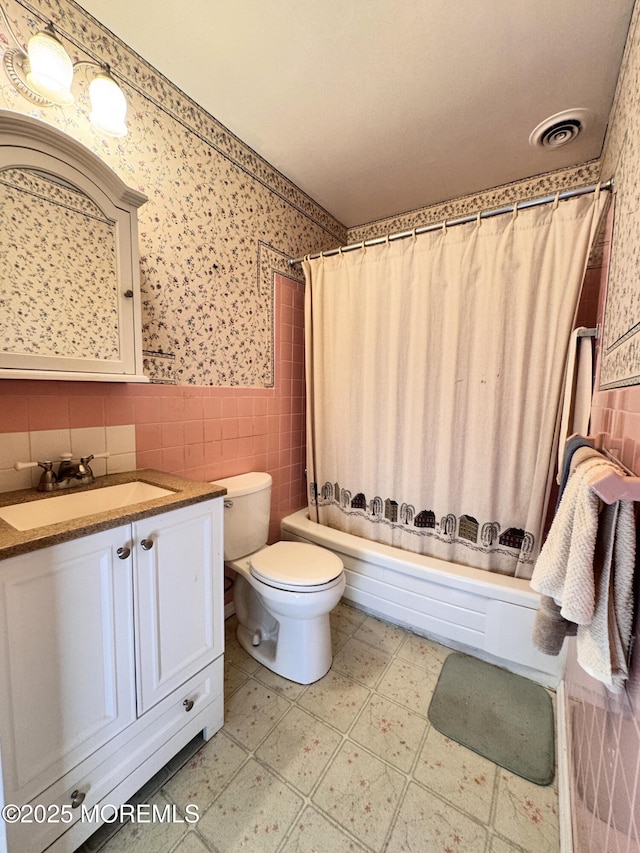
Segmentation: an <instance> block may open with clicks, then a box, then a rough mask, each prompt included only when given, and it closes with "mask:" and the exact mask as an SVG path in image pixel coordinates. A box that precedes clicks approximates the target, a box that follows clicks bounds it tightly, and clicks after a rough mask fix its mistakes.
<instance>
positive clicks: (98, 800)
mask: <svg viewBox="0 0 640 853" xmlns="http://www.w3.org/2000/svg"><path fill="white" fill-rule="evenodd" d="M222 571H223V568H222V499H221V498H214V499H212V500H206V501H202V502H199V503H195V504H192V505H189V506H186V507H181V508H179V509H173V510H170V511H167V512H164V513H162V514H160V515H155V516H152V517H148V518H144V519H142V520H139V521H136V522H133V523H132V524H125V525H122V526H119V527H115V528H113V529H109V530H105V531H102V532H99V533H94V534H92V535H88V536H84V537H82V538H79V539H74V540H72V541H69V542H64V543H61V544H58V545H54V546H52V547H49V548H44V549H41V550H37V551H32V552H30V553H28V554H24V555H21V556H16V557H11V558H9V559H6V560H3V561H0V745H1V752H2V775H1V778H2V781H3V785H4V801H5V803H11V804H15V805H17V806H20V807H24V808H23V815H24V816H26V817H29V814H30V808H31V807H33V814H32V815H31V817H32V822H30V823H27V822H20V823H15V824H7V825H6V833H7V842H8V851H9V853H32V851H33V853H40V851H43V850H45V849H47V850H48V851H49V850H51V851H52V852H53V851H64V853H72V851H74V850H75V849H76V848H77V847H78V846H79V845H80V844H82V842H83V841H84V840H85V839H86V838H88V837H89V835H91V834H92V833H93V832H95V830H96V829H97V828H98V827H99V825H100V824H99V822H91V821H90V820H88V819H87V814H88V813H92V810H93V808H94V806H97V807H98V811H99V810H100V809H102V808H103V807H105V806H106V805H113V806H116V807H117V806H119V805H120V804H122V803H124V802H126V800H127V799H129V798H130V797H131V796H132V795H133V794H134V793H135V792H136V791H137V790H138V789H139V788H140V787H141V786H142V785H143V784H144V783H145V782H146V781H147V780H148V779H149V778H150V777H151V776H153V774H154V773H156V772H157V771H158V770H159V769H160V768H161V767H162V766H163V765H164V764H165V763H166V762H167V761H168V760H169V759H170V758H171V757H172V756H173V755H174V754H175V753H176V752H178V751H179V750H180V749H181V748H182V747H183V746H184V745H185V744H186V743H188V742H189V741H190V740H191V739H192V738H193V737H195V735H196V734H198V733H199V732H200V731H204V737H205V738H206V739H208V738H209V737H211V736H212V735H213V734H214V733H215V732H216V731H217V730H218V729H219V728H220V727H221V726H222V722H223V697H222V683H223V667H222V663H223V658H222V654H223V642H224V639H223V638H224V603H223V577H222ZM36 807H39V810H40V811H39V812H38V809H37V808H36ZM38 814H39V815H40V816H42V815H43V814H46V815H47V817H48V818H54V819H56V820H57V822H56V821H55V820H54V821H45V822H41V821H39V820H36V819H34V817H35V816H36V815H38ZM83 817H84V819H83Z"/></svg>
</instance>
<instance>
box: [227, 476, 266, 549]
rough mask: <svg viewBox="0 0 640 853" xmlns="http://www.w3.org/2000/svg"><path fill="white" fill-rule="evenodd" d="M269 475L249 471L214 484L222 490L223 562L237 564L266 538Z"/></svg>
mask: <svg viewBox="0 0 640 853" xmlns="http://www.w3.org/2000/svg"><path fill="white" fill-rule="evenodd" d="M271 482H272V480H271V475H270V474H262V473H259V472H257V471H252V472H251V473H249V474H238V475H237V476H236V477H227V478H225V479H223V480H216V484H217V485H218V486H224V488H225V489H226V490H227V494H226V495H225V497H224V558H225V560H237V559H238V558H240V557H246V556H247V555H248V554H253V552H254V551H257V550H258V549H259V548H262V546H263V545H266V544H267V539H268V538H269V517H270V514H271Z"/></svg>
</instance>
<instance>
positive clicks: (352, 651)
mask: <svg viewBox="0 0 640 853" xmlns="http://www.w3.org/2000/svg"><path fill="white" fill-rule="evenodd" d="M390 660H391V656H390V655H388V654H386V652H382V651H378V649H374V648H373V646H369V645H367V644H366V643H361V642H360V640H356V639H354V638H353V637H351V638H350V639H349V640H347V642H346V643H345V644H344V646H343V647H342V648H341V649H340V651H339V652H338V654H337V655H336V656H335V657H334V659H333V668H334V669H336V670H338V671H339V672H341V673H342V674H343V675H347V676H349V678H352V679H353V680H354V681H360V682H361V683H362V684H366V686H367V687H374V686H375V685H376V684H377V682H378V681H379V679H380V676H381V675H382V673H383V672H384V670H385V669H386V667H387V664H388V663H389V661H390Z"/></svg>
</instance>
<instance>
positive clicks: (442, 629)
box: [282, 509, 566, 687]
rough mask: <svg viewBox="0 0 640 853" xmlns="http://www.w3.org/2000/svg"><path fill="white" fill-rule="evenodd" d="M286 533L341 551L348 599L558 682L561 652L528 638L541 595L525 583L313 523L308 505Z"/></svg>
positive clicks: (286, 522)
mask: <svg viewBox="0 0 640 853" xmlns="http://www.w3.org/2000/svg"><path fill="white" fill-rule="evenodd" d="M282 538H283V539H288V540H293V541H299V542H311V543H313V544H315V545H320V546H322V547H323V548H328V549H330V550H331V551H333V552H334V553H336V554H337V555H338V556H339V557H340V558H341V559H342V562H343V563H344V566H345V574H346V578H347V586H346V589H345V593H344V599H345V600H346V601H347V602H349V603H351V604H354V605H355V606H356V607H359V608H361V609H363V610H365V611H367V612H368V613H371V614H373V615H375V616H380V617H381V618H382V619H385V620H386V621H388V622H393V623H395V624H396V625H402V626H404V627H406V628H409V629H410V630H412V631H414V632H415V633H417V634H421V635H423V636H427V637H431V638H433V639H434V640H438V641H440V642H442V643H443V644H444V645H447V646H450V647H452V648H456V649H461V650H463V651H466V652H468V653H469V654H474V655H476V656H477V657H481V658H483V659H485V660H489V661H492V662H494V663H497V664H499V665H501V666H504V667H506V668H507V669H510V670H512V671H513V672H517V673H520V674H521V675H526V676H527V677H529V678H532V679H534V680H535V681H538V682H539V683H540V684H544V685H546V686H550V687H555V686H556V685H557V684H558V682H559V681H560V678H561V676H562V670H563V668H564V654H561V655H559V656H558V657H550V656H549V655H543V654H542V653H541V652H539V651H538V650H537V649H535V648H534V646H533V644H532V643H531V631H532V629H533V623H534V619H535V613H536V610H537V608H538V602H539V596H538V594H537V593H535V592H534V591H533V590H532V589H531V587H530V586H529V582H528V581H526V580H520V579H519V578H510V577H505V576H504V575H499V574H495V573H493V572H485V571H482V570H480V569H470V568H467V567H466V566H459V565H457V564H455V563H447V562H445V561H443V560H436V559H434V558H432V557H424V556H422V555H421V554H412V553H411V552H409V551H403V550H402V549H400V548H393V547H391V546H389V545H380V544H378V543H377V542H369V541H367V540H366V539H361V538H359V537H357V536H353V535H351V534H349V533H342V532H340V531H339V530H333V529H332V528H330V527H323V526H322V525H320V524H316V523H315V522H313V521H310V520H309V517H308V514H307V510H306V509H303V510H300V511H299V512H296V513H294V514H293V515H289V516H287V517H286V518H284V519H283V520H282ZM565 645H566V644H565Z"/></svg>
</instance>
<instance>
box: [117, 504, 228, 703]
mask: <svg viewBox="0 0 640 853" xmlns="http://www.w3.org/2000/svg"><path fill="white" fill-rule="evenodd" d="M133 541H134V542H135V561H134V564H135V569H134V577H135V602H136V629H137V646H136V648H137V655H138V714H144V713H145V712H146V711H148V710H149V709H150V708H152V707H153V706H154V705H156V704H157V703H158V702H160V700H161V699H163V698H164V697H165V696H167V695H168V694H169V693H170V692H171V691H172V690H175V689H176V688H177V687H179V686H180V685H181V684H184V682H185V681H187V679H189V678H191V677H192V676H193V675H195V674H196V673H198V672H199V671H200V670H201V669H202V668H203V667H205V666H206V665H207V664H210V663H211V662H212V661H213V660H215V658H217V657H218V656H219V655H221V654H222V652H223V650H224V648H223V647H224V608H223V606H222V601H223V596H224V592H223V557H222V499H221V498H216V499H214V500H210V501H204V502H202V503H197V504H192V505H191V506H188V507H184V508H181V509H176V510H172V511H171V512H167V513H164V514H163V515H158V516H155V517H153V518H147V519H143V520H142V521H138V522H135V523H134V524H133ZM185 710H186V711H188V710H189V708H187V707H185Z"/></svg>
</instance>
